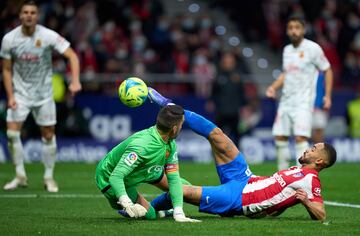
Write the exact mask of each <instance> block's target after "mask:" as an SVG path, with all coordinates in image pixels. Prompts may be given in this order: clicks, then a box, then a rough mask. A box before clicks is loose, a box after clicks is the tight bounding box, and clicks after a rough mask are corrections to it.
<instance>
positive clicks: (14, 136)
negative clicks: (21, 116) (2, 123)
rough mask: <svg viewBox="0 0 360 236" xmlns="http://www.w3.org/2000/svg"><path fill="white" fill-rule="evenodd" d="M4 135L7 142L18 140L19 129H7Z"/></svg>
mask: <svg viewBox="0 0 360 236" xmlns="http://www.w3.org/2000/svg"><path fill="white" fill-rule="evenodd" d="M6 135H7V138H8V141H9V142H14V141H19V140H20V131H16V130H7V131H6Z"/></svg>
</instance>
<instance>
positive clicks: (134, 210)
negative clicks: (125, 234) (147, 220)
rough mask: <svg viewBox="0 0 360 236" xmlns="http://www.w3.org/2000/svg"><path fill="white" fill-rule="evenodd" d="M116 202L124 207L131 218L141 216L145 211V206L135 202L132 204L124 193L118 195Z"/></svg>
mask: <svg viewBox="0 0 360 236" xmlns="http://www.w3.org/2000/svg"><path fill="white" fill-rule="evenodd" d="M118 204H120V205H121V206H122V207H123V208H124V210H125V211H126V213H128V214H129V216H130V217H131V218H139V217H143V216H145V215H146V213H147V210H146V209H145V207H143V206H141V205H140V204H137V203H136V204H134V203H133V202H132V201H131V199H130V198H129V197H128V196H126V195H122V196H120V198H119V201H118Z"/></svg>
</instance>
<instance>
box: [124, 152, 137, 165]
mask: <svg viewBox="0 0 360 236" xmlns="http://www.w3.org/2000/svg"><path fill="white" fill-rule="evenodd" d="M137 159H138V156H137V154H136V153H135V152H130V153H129V154H128V155H127V156H126V157H125V159H124V162H125V164H126V165H128V166H132V164H134V163H135V162H136V160H137Z"/></svg>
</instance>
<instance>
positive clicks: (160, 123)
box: [95, 105, 198, 222]
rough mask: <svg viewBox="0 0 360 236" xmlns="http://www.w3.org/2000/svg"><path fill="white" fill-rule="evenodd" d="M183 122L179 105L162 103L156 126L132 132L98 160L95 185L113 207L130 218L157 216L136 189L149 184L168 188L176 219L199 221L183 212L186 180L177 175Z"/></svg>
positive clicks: (178, 220) (182, 111) (181, 109)
mask: <svg viewBox="0 0 360 236" xmlns="http://www.w3.org/2000/svg"><path fill="white" fill-rule="evenodd" d="M183 123H184V110H183V108H182V107H181V106H178V105H171V106H164V107H163V108H162V109H161V110H160V111H159V113H158V115H157V120H156V125H154V126H152V127H150V128H148V129H145V130H142V131H139V132H137V133H135V134H133V135H131V136H130V137H128V138H127V139H126V140H124V141H123V142H121V143H120V144H118V145H117V146H116V147H114V148H113V149H112V150H111V151H110V152H109V153H108V154H107V155H106V156H105V157H104V158H103V159H102V160H101V161H100V162H99V163H98V165H97V167H96V176H95V180H96V185H97V187H98V188H99V189H100V191H101V192H102V193H103V194H104V195H105V197H106V198H107V199H108V201H109V203H110V205H111V207H112V208H114V209H118V210H119V209H123V210H124V211H125V212H126V213H127V214H128V215H129V216H130V217H132V218H140V217H145V218H146V219H156V211H155V210H154V208H153V207H152V206H151V205H150V204H149V203H148V202H147V201H146V200H145V198H144V197H143V196H141V195H140V194H139V193H138V191H137V189H136V187H137V186H138V185H139V184H141V183H149V184H153V185H155V186H157V187H159V188H161V189H169V192H170V196H171V202H172V205H173V206H174V213H173V217H174V219H175V221H177V222H198V220H194V219H190V218H187V217H186V216H185V214H184V212H183V189H182V184H188V183H187V182H186V181H185V180H183V179H181V178H180V175H179V170H178V158H177V152H176V143H175V138H176V137H177V136H178V134H179V132H180V130H181V128H182V125H183ZM165 174H166V177H165V176H164V175H165ZM164 179H167V182H168V186H167V182H166V181H165V182H166V185H164V184H163V183H164V181H163V180H164ZM163 185H164V186H163Z"/></svg>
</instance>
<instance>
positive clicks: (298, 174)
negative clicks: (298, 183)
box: [293, 172, 304, 178]
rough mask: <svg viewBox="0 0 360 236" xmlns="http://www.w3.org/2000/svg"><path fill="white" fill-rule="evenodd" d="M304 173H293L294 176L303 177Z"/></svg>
mask: <svg viewBox="0 0 360 236" xmlns="http://www.w3.org/2000/svg"><path fill="white" fill-rule="evenodd" d="M303 176H304V174H303V173H302V172H299V173H296V174H294V175H293V177H294V178H299V177H303Z"/></svg>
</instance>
